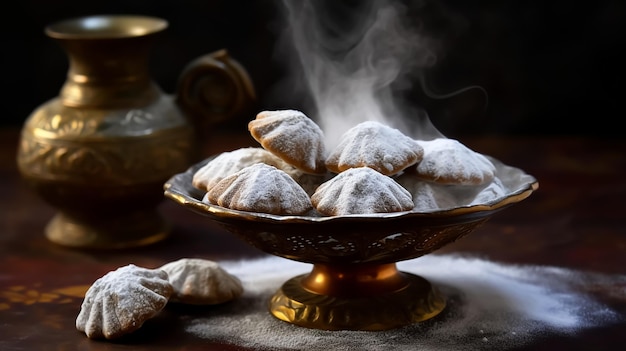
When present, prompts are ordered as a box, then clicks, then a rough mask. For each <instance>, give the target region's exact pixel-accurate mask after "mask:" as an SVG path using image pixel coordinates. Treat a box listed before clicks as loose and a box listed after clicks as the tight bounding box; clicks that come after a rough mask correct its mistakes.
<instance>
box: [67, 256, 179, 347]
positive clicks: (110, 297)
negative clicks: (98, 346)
mask: <svg viewBox="0 0 626 351" xmlns="http://www.w3.org/2000/svg"><path fill="white" fill-rule="evenodd" d="M173 292H174V289H173V287H172V285H171V284H170V282H169V280H168V276H167V273H166V272H165V271H163V270H160V269H147V268H141V267H138V266H135V265H133V264H129V265H127V266H124V267H120V268H118V269H116V270H114V271H111V272H109V273H107V274H105V275H104V276H103V277H101V278H99V279H98V280H96V281H95V282H94V283H93V284H92V285H91V286H90V287H89V289H88V290H87V292H86V294H85V299H84V300H83V302H82V305H81V308H80V313H79V314H78V317H77V318H76V329H78V330H79V331H81V332H84V333H85V334H86V335H87V337H88V338H91V339H101V338H105V339H115V338H119V337H121V336H123V335H125V334H128V333H132V332H133V331H135V330H137V329H139V328H140V327H141V326H142V325H143V324H144V322H145V321H147V320H148V319H150V318H152V317H154V316H155V315H157V314H158V313H159V312H160V311H161V310H162V309H163V308H164V307H165V305H166V304H167V302H168V300H169V298H170V296H171V295H172V293H173Z"/></svg>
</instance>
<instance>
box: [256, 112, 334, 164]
mask: <svg viewBox="0 0 626 351" xmlns="http://www.w3.org/2000/svg"><path fill="white" fill-rule="evenodd" d="M248 130H249V131H250V134H251V135H252V137H254V139H255V140H256V141H258V142H259V143H260V144H261V146H263V148H265V149H266V150H268V151H270V152H272V153H273V154H275V155H276V156H278V157H280V158H281V159H283V160H284V161H285V162H287V163H289V164H290V165H292V166H294V167H296V168H298V169H301V170H302V171H304V172H307V173H313V174H323V173H325V172H326V166H325V164H324V160H325V159H326V146H325V144H324V132H323V131H322V129H321V128H320V127H319V126H318V125H317V124H316V123H315V122H314V121H313V120H312V119H310V118H309V117H307V116H306V115H305V114H304V113H302V112H300V111H297V110H278V111H262V112H260V113H258V114H257V115H256V118H255V119H254V120H252V121H250V122H249V123H248Z"/></svg>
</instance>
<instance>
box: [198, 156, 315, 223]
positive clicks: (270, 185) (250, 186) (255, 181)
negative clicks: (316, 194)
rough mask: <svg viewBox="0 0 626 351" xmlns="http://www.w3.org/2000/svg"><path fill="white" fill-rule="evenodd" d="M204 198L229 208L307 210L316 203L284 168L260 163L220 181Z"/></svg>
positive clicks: (302, 211) (285, 212)
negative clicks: (312, 203)
mask: <svg viewBox="0 0 626 351" xmlns="http://www.w3.org/2000/svg"><path fill="white" fill-rule="evenodd" d="M203 201H207V202H208V203H211V204H214V205H219V206H222V207H227V208H230V209H235V210H240V211H250V212H262V213H271V214H293V215H296V214H304V213H305V212H308V211H310V210H311V209H312V208H313V207H312V205H311V199H310V198H309V195H308V194H307V193H306V191H305V190H304V189H303V188H302V187H301V186H300V185H299V184H298V183H297V182H296V181H295V180H294V179H293V178H291V177H290V176H289V175H288V174H287V173H286V172H285V171H282V170H280V169H278V168H276V167H274V166H270V165H267V164H264V163H257V164H254V165H251V166H248V167H245V168H244V169H242V170H240V171H238V172H236V173H234V174H231V175H230V176H228V177H226V178H224V179H222V180H221V181H219V182H218V183H217V184H215V186H214V187H213V188H211V189H210V190H209V191H208V192H207V193H206V195H205V197H204V199H203Z"/></svg>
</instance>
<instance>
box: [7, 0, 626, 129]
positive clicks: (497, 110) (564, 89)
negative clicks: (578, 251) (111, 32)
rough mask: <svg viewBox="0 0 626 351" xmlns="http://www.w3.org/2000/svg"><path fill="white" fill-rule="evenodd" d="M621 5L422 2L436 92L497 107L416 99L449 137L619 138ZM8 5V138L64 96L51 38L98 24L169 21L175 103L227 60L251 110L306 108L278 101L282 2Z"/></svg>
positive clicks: (161, 53)
mask: <svg viewBox="0 0 626 351" xmlns="http://www.w3.org/2000/svg"><path fill="white" fill-rule="evenodd" d="M352 2H353V3H355V1H352ZM414 2H415V1H413V3H414ZM348 3H350V1H348ZM625 4H626V2H624V1H621V0H600V1H589V2H579V1H576V2H572V1H463V0H439V1H436V0H429V1H421V7H420V10H419V11H416V12H415V13H416V14H418V16H419V17H420V18H419V20H420V21H422V22H423V25H424V27H423V28H424V31H425V32H426V33H428V34H429V35H431V36H432V37H434V38H436V39H437V40H438V41H439V42H440V43H442V46H441V48H442V49H441V51H440V52H439V55H438V63H437V65H435V66H434V67H433V68H431V69H429V70H428V71H427V72H426V73H425V74H426V76H427V78H428V81H429V84H430V86H431V88H432V89H433V90H435V91H439V92H447V91H452V90H455V89H458V88H461V87H464V86H468V85H480V86H482V87H483V88H484V89H485V90H486V91H487V92H488V94H489V104H488V106H487V107H486V108H485V106H484V101H485V100H484V96H483V95H482V94H480V93H479V91H478V90H475V91H470V92H468V93H465V94H460V95H457V96H455V97H453V98H449V99H444V100H437V99H429V98H427V97H426V96H425V95H423V93H422V92H421V91H420V90H419V89H417V88H416V89H414V91H413V92H412V93H413V94H414V96H415V98H416V100H418V101H420V103H419V104H420V106H422V107H424V108H425V109H426V111H427V112H428V114H429V116H430V118H431V120H432V122H433V123H434V124H435V125H436V126H437V128H438V129H440V131H442V132H443V133H444V134H446V135H448V136H461V135H465V134H467V135H476V134H506V135H548V134H550V135H557V134H558V135H564V134H567V135H590V136H611V137H621V134H622V133H621V129H620V128H619V125H618V123H620V122H621V120H622V119H623V118H624V116H625V114H624V112H623V111H624V109H623V104H622V102H623V101H624V97H623V92H624V89H623V88H622V87H623V84H624V78H625V74H624V73H625V70H624V67H623V66H624V62H625V60H624V59H625V58H626V57H625V56H624V55H623V54H621V53H620V52H621V51H622V49H623V48H622V46H623V45H624V43H626V21H625V19H626V16H625V14H626V5H625ZM12 5H13V6H12V7H13V8H12V9H10V8H9V7H5V10H4V20H3V23H2V26H3V27H5V28H4V31H3V32H4V33H5V35H4V36H3V37H2V41H3V43H2V56H1V57H2V69H3V81H2V84H3V86H4V91H5V93H4V94H3V96H4V98H5V100H4V104H3V113H2V117H1V118H0V124H1V125H2V126H21V125H22V123H23V122H24V120H25V118H26V117H27V116H28V115H29V114H30V112H31V111H33V110H34V109H35V108H36V107H37V106H38V105H39V104H41V103H43V102H44V101H46V100H48V99H51V98H53V97H55V96H56V95H57V94H58V92H59V89H60V87H61V85H62V83H63V81H64V80H65V75H66V73H67V58H66V56H65V53H64V52H63V51H62V50H61V48H60V47H59V46H58V45H57V44H56V43H55V42H53V41H52V40H51V39H49V38H47V37H46V36H45V35H44V32H43V29H44V27H45V26H46V25H48V24H50V23H52V22H56V21H58V20H62V19H66V18H71V17H77V16H83V15H93V14H119V13H129V14H143V15H152V16H158V17H161V18H164V19H167V20H168V22H169V28H168V30H167V31H166V33H164V35H163V36H162V37H161V39H160V40H159V42H158V43H157V45H156V47H155V48H154V54H153V57H152V61H151V66H152V67H151V69H152V72H153V78H154V80H155V81H156V82H157V83H158V84H159V85H160V86H161V87H162V88H163V90H164V91H165V92H167V93H172V92H173V91H174V90H175V86H176V81H177V79H178V75H179V74H180V72H181V70H182V69H183V67H184V66H185V65H186V64H187V63H189V62H190V61H191V60H192V59H194V58H196V57H198V56H200V55H202V54H206V53H208V52H212V51H215V50H217V49H220V48H227V49H228V50H229V52H230V54H231V56H233V57H234V58H236V59H237V60H238V61H239V62H240V63H241V64H242V65H243V66H244V67H245V68H246V69H247V70H248V72H249V74H250V76H251V78H252V80H253V82H254V84H255V86H256V90H257V94H258V96H259V100H258V102H257V103H256V105H255V106H254V109H256V110H261V109H273V108H276V109H278V108H301V106H297V102H295V101H297V99H295V98H294V97H293V96H289V91H282V92H281V91H277V90H276V87H277V83H278V82H280V81H281V80H283V79H284V78H285V76H286V75H288V74H289V72H288V71H287V69H286V68H285V66H284V63H283V62H282V61H281V60H280V59H279V58H278V57H277V56H278V55H276V53H275V46H276V42H277V38H278V35H279V33H280V32H281V30H282V29H280V25H279V22H280V21H279V20H280V17H281V16H280V11H279V9H278V6H280V3H278V2H276V1H273V0H256V1H252V0H249V1H247V0H203V1H200V0H178V1H138V0H124V1H117V0H109V1H84V0H83V1H44V0H21V1H17V2H13V3H12ZM7 92H8V94H7ZM253 117H254V116H253V115H246V116H240V117H239V118H240V119H243V120H247V119H251V118H253ZM620 124H621V123H620Z"/></svg>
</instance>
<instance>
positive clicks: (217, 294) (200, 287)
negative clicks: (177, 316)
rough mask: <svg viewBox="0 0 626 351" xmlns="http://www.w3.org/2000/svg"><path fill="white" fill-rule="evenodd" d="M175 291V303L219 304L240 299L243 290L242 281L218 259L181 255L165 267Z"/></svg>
mask: <svg viewBox="0 0 626 351" xmlns="http://www.w3.org/2000/svg"><path fill="white" fill-rule="evenodd" d="M161 269H162V270H164V271H165V272H166V273H167V275H168V279H169V281H170V283H171V284H172V287H173V288H174V294H173V295H172V296H171V297H170V301H171V302H178V303H183V304H191V305H215V304H221V303H225V302H228V301H231V300H233V299H236V298H238V297H239V296H241V294H242V293H243V286H242V284H241V281H240V280H239V278H237V277H236V276H234V275H232V274H230V273H228V272H227V271H226V270H224V269H223V268H222V267H221V266H220V265H219V264H218V263H217V262H215V261H211V260H205V259H201V258H181V259H179V260H177V261H173V262H169V263H166V264H164V265H163V266H161Z"/></svg>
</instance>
